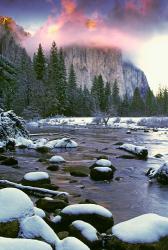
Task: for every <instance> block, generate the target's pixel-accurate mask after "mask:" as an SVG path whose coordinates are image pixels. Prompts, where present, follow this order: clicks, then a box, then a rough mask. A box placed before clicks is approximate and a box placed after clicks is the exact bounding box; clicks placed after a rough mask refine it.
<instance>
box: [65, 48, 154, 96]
mask: <svg viewBox="0 0 168 250" xmlns="http://www.w3.org/2000/svg"><path fill="white" fill-rule="evenodd" d="M64 51H65V64H66V68H67V69H69V66H70V64H72V63H73V65H74V69H75V72H76V75H77V82H78V85H79V86H80V85H81V86H82V87H83V86H84V85H86V86H87V87H88V88H89V89H90V88H91V85H92V80H93V78H94V76H95V75H99V74H101V75H102V77H103V80H104V81H105V82H110V83H111V86H113V84H114V81H115V80H117V82H118V86H119V89H120V95H121V96H124V94H126V93H127V94H128V95H129V96H132V95H133V92H134V90H135V88H136V87H139V88H140V90H141V94H142V95H144V94H145V93H146V91H147V89H148V88H149V86H148V82H147V79H146V77H145V75H144V73H143V72H142V71H141V70H140V69H138V68H136V67H135V66H134V65H133V64H130V63H125V62H123V59H122V52H121V50H120V49H116V48H91V47H79V46H73V47H66V48H64Z"/></svg>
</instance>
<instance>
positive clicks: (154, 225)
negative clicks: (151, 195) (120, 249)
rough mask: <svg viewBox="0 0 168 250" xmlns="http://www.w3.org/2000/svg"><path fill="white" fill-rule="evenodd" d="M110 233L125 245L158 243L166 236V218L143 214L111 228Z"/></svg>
mask: <svg viewBox="0 0 168 250" xmlns="http://www.w3.org/2000/svg"><path fill="white" fill-rule="evenodd" d="M112 233H113V234H114V235H115V236H116V237H117V238H119V239H120V240H122V241H124V242H127V243H134V244H135V243H153V242H158V241H159V240H160V239H161V238H163V237H165V236H168V218H166V217H162V216H159V215H157V214H144V215H141V216H138V217H136V218H133V219H131V220H128V221H125V222H122V223H119V224H117V225H115V226H113V228H112Z"/></svg>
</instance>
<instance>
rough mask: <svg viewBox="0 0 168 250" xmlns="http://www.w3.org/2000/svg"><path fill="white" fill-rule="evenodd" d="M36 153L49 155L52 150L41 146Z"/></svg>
mask: <svg viewBox="0 0 168 250" xmlns="http://www.w3.org/2000/svg"><path fill="white" fill-rule="evenodd" d="M36 151H37V152H39V153H41V154H47V153H48V152H49V151H50V149H49V148H48V147H46V146H41V147H37V148H36Z"/></svg>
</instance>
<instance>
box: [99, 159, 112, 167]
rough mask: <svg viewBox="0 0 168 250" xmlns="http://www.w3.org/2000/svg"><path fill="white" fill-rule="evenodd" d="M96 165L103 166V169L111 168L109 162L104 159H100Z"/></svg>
mask: <svg viewBox="0 0 168 250" xmlns="http://www.w3.org/2000/svg"><path fill="white" fill-rule="evenodd" d="M96 165H98V166H103V167H111V161H109V160H106V159H100V160H98V161H96Z"/></svg>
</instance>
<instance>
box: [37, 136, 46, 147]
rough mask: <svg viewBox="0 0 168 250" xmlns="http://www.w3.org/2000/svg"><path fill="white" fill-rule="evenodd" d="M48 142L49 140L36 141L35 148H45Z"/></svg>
mask: <svg viewBox="0 0 168 250" xmlns="http://www.w3.org/2000/svg"><path fill="white" fill-rule="evenodd" d="M47 142H48V140H47V139H45V138H40V139H38V140H36V141H35V147H36V148H40V147H43V146H45V145H46V143H47Z"/></svg>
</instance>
